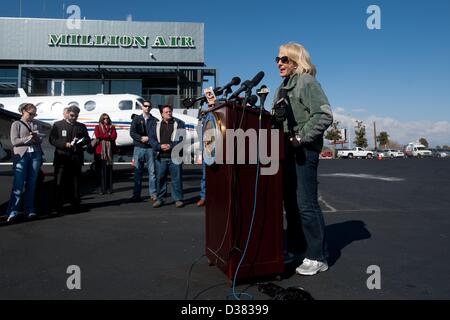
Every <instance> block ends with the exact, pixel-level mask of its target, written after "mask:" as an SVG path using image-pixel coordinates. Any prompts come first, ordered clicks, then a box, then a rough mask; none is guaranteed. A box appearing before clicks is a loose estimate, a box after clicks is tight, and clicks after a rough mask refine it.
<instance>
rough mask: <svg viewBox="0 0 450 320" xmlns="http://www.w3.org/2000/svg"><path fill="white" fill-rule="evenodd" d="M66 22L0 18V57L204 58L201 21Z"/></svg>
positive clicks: (55, 59)
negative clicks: (71, 23)
mask: <svg viewBox="0 0 450 320" xmlns="http://www.w3.org/2000/svg"><path fill="white" fill-rule="evenodd" d="M66 22H67V21H66V20H65V19H33V18H0V48H4V50H0V62H1V61H2V60H7V61H21V63H26V62H28V61H34V62H39V61H46V62H50V63H52V62H58V63H60V62H61V63H67V64H70V63H71V62H74V63H80V62H89V63H92V62H101V63H103V62H110V63H126V64H132V63H151V64H155V63H157V64H161V65H162V64H165V63H167V64H171V65H173V64H180V65H182V64H188V65H192V64H199V65H203V64H204V62H205V60H204V48H205V42H204V24H203V23H193V22H144V21H108V20H82V21H81V23H80V26H79V28H68V27H67V23H66ZM5 48H7V50H6V49H5Z"/></svg>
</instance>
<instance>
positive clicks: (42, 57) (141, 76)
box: [0, 18, 217, 108]
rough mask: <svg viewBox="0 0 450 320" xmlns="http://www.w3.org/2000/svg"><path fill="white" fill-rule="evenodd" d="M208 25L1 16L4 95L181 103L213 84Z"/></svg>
mask: <svg viewBox="0 0 450 320" xmlns="http://www.w3.org/2000/svg"><path fill="white" fill-rule="evenodd" d="M216 75H217V73H216V70H215V69H212V68H207V67H206V66H205V62H204V25H203V23H185V22H135V21H104V20H101V21H100V20H77V21H74V20H66V19H31V18H0V96H2V97H6V96H15V95H16V93H17V89H18V88H23V89H24V90H25V92H26V93H27V94H28V95H33V96H39V95H53V96H58V95H79V94H97V93H104V94H115V93H131V94H137V95H140V96H142V97H143V98H145V99H149V100H151V101H152V102H153V104H154V105H163V104H167V103H169V104H172V105H173V106H174V107H175V108H178V107H181V105H180V102H181V101H182V100H183V99H184V98H186V97H194V96H200V95H202V87H203V82H204V81H205V80H206V81H209V83H208V86H213V87H216V82H217V77H216Z"/></svg>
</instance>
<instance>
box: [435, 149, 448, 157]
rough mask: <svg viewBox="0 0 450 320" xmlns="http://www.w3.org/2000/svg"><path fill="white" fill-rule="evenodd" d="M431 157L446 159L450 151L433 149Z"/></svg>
mask: <svg viewBox="0 0 450 320" xmlns="http://www.w3.org/2000/svg"><path fill="white" fill-rule="evenodd" d="M433 157H436V158H447V157H450V150H446V149H434V150H433Z"/></svg>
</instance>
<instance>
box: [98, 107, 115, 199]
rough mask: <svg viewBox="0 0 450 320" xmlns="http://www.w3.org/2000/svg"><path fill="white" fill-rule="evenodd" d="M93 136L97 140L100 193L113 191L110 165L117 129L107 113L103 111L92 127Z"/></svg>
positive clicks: (111, 163)
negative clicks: (96, 123)
mask: <svg viewBox="0 0 450 320" xmlns="http://www.w3.org/2000/svg"><path fill="white" fill-rule="evenodd" d="M94 132H95V138H96V139H97V140H98V143H97V146H96V148H95V154H96V155H97V156H98V158H99V160H100V163H101V165H100V194H104V193H106V192H108V193H112V192H113V187H112V185H113V183H112V166H113V152H114V149H115V146H116V142H115V141H116V139H117V131H116V128H115V127H114V126H113V125H112V123H111V118H110V117H109V116H108V114H106V113H103V114H102V115H101V116H100V119H99V120H98V125H96V126H95V129H94Z"/></svg>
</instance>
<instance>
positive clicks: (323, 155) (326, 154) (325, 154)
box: [320, 149, 333, 159]
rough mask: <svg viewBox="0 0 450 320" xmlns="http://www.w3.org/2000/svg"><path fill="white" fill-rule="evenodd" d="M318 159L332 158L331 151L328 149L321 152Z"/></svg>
mask: <svg viewBox="0 0 450 320" xmlns="http://www.w3.org/2000/svg"><path fill="white" fill-rule="evenodd" d="M320 157H321V158H322V159H329V158H333V150H330V149H327V150H322V152H321V153H320Z"/></svg>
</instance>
